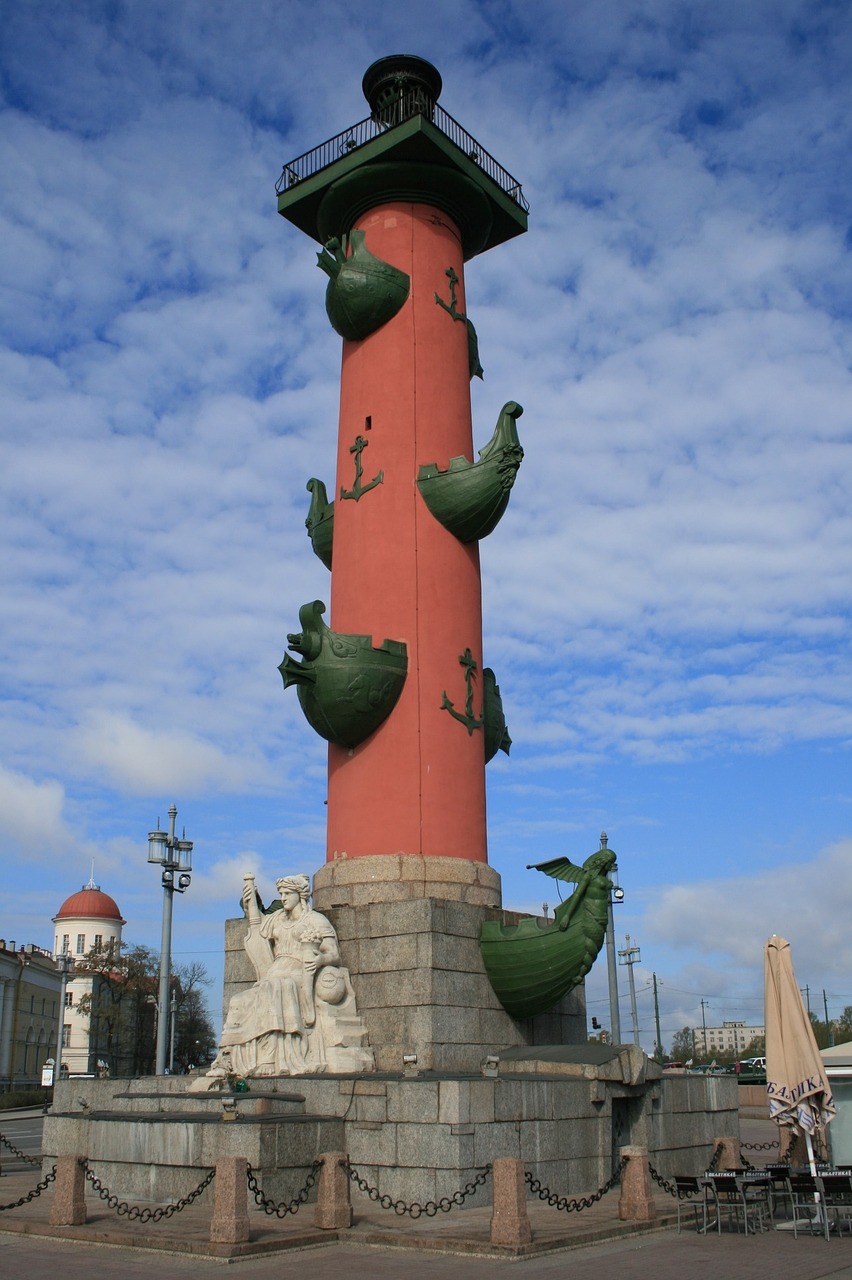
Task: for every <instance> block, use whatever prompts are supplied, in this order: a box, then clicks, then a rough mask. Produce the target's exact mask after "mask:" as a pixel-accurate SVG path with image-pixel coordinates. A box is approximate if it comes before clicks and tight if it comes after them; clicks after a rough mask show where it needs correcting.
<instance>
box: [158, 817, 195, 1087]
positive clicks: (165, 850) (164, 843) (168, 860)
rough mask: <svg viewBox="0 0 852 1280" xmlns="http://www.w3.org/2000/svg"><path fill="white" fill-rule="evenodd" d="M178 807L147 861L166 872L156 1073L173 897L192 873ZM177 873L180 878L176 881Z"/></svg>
mask: <svg viewBox="0 0 852 1280" xmlns="http://www.w3.org/2000/svg"><path fill="white" fill-rule="evenodd" d="M176 818H177V808H176V807H175V805H171V807H170V808H169V829H168V832H165V831H161V830H160V821H159V818H158V819H157V830H156V831H149V833H148V861H149V862H152V863H155V864H156V865H157V866H159V867H162V872H163V876H162V879H163V932H162V939H161V942H160V988H159V995H158V998H157V1014H158V1017H157V1065H156V1074H157V1075H158V1076H163V1075H165V1074H166V1041H167V1038H168V1028H169V1017H168V1009H169V985H170V980H171V969H172V900H173V898H174V895H175V893H184V892H185V890H186V889H188V888H189V884H190V881H191V879H192V876H191V875H190V872H191V871H192V841H191V840H187V838H186V829H185V828H184V832H183V836H182V837H181V839H180V840H177V839H175V819H176ZM175 875H177V882H175Z"/></svg>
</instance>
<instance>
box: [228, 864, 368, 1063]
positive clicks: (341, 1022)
mask: <svg viewBox="0 0 852 1280" xmlns="http://www.w3.org/2000/svg"><path fill="white" fill-rule="evenodd" d="M277 889H278V893H279V899H280V901H278V902H274V903H272V904H271V905H270V907H269V909H268V910H267V911H264V910H263V908H262V903H261V901H260V899H259V897H258V894H257V891H256V889H255V883H254V877H253V876H246V877H245V883H244V887H243V894H242V905H243V910H244V912H245V915H246V919H247V921H248V925H249V929H248V933H247V934H246V937H245V942H244V946H245V950H246V954H247V955H248V957H249V959H250V960H251V963H252V965H253V967H254V970H255V974H256V975H257V981H256V982H255V984H254V986H252V987H249V988H248V989H247V990H245V991H240V992H238V994H237V995H235V996H233V997H232V999H231V1001H230V1004H229V1006H228V1013H227V1017H226V1019H225V1025H224V1027H223V1028H222V1038H221V1041H220V1043H219V1054H218V1056H217V1057H216V1060H215V1061H214V1062H213V1064H212V1066H211V1068H210V1071H209V1072H208V1075H209V1076H214V1077H216V1076H218V1077H224V1076H227V1075H229V1074H233V1075H237V1076H244V1077H246V1076H281V1075H303V1074H309V1073H315V1072H321V1071H329V1070H330V1071H332V1072H333V1071H335V1070H336V1071H350V1070H356V1071H357V1070H372V1067H373V1056H372V1053H371V1051H370V1049H369V1047H367V1045H366V1041H367V1035H366V1029H365V1028H364V1026H363V1023H362V1022H361V1019H360V1018H359V1017H358V1015H357V1011H356V1008H355V996H354V992H353V990H352V984H351V981H350V979H349V973H348V971H347V970H346V969H345V968H344V967H343V966H342V965H341V963H340V950H339V947H338V942H337V934H336V933H335V930H334V926H333V925H332V923H331V921H330V920H329V919H327V917H326V916H324V915H322V914H321V912H319V911H314V910H312V909H311V907H310V906H309V901H310V892H311V885H310V880H309V878H308V877H307V876H303V875H297V876H285V877H284V878H283V879H281V880H278V881H277Z"/></svg>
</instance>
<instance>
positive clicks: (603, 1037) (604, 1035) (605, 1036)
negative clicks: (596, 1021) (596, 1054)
mask: <svg viewBox="0 0 852 1280" xmlns="http://www.w3.org/2000/svg"><path fill="white" fill-rule="evenodd" d="M608 1039H609V1032H608V1031H602V1032H601V1044H606V1042H607V1040H608Z"/></svg>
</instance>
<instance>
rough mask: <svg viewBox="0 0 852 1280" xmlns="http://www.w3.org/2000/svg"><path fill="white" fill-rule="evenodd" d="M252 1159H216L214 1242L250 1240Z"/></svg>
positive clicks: (239, 1157) (233, 1157) (237, 1157)
mask: <svg viewBox="0 0 852 1280" xmlns="http://www.w3.org/2000/svg"><path fill="white" fill-rule="evenodd" d="M247 1174H248V1160H247V1159H246V1157H245V1156H223V1157H222V1158H221V1159H219V1160H217V1161H216V1178H215V1180H214V1191H215V1197H214V1201H213V1217H212V1218H211V1219H210V1240H211V1242H212V1243H214V1244H243V1243H244V1242H245V1241H246V1240H248V1239H249V1235H250V1231H249V1215H248V1184H247V1181H246V1179H247Z"/></svg>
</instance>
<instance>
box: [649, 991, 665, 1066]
mask: <svg viewBox="0 0 852 1280" xmlns="http://www.w3.org/2000/svg"><path fill="white" fill-rule="evenodd" d="M652 977H653V982H654V1021H655V1023H656V1027H657V1061H658V1062H662V1060H663V1038H662V1035H661V1033H660V1001H659V998H658V996H657V975H656V974H653V975H652Z"/></svg>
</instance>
